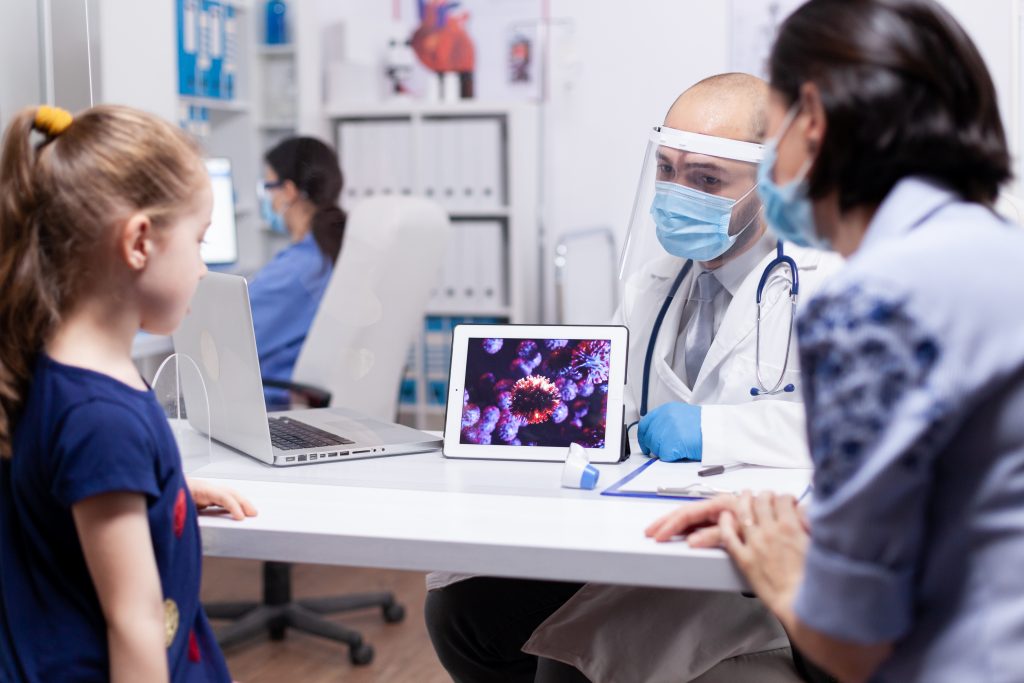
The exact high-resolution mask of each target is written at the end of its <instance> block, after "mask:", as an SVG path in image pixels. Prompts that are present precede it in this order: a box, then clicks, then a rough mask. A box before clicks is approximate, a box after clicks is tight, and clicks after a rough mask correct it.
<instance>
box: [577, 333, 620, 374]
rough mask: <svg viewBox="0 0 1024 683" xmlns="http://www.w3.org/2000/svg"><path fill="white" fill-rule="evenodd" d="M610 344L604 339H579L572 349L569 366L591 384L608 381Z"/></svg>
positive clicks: (610, 354)
mask: <svg viewBox="0 0 1024 683" xmlns="http://www.w3.org/2000/svg"><path fill="white" fill-rule="evenodd" d="M611 356H612V345H611V342H609V341H608V340H606V339H592V340H588V341H581V342H580V343H579V344H578V345H577V346H576V348H575V349H573V350H572V361H571V367H572V370H573V372H574V373H575V374H577V375H579V377H581V378H582V379H584V380H587V381H588V382H589V383H591V384H598V383H602V382H607V381H608V371H609V365H610V364H611Z"/></svg>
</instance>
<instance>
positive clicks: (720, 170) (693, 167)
mask: <svg viewBox="0 0 1024 683" xmlns="http://www.w3.org/2000/svg"><path fill="white" fill-rule="evenodd" d="M682 170H684V171H710V172H713V173H716V174H717V175H719V176H725V175H730V174H731V171H730V170H729V169H727V168H726V167H725V166H720V165H719V164H715V163H711V162H708V161H697V162H692V163H691V162H683V167H682Z"/></svg>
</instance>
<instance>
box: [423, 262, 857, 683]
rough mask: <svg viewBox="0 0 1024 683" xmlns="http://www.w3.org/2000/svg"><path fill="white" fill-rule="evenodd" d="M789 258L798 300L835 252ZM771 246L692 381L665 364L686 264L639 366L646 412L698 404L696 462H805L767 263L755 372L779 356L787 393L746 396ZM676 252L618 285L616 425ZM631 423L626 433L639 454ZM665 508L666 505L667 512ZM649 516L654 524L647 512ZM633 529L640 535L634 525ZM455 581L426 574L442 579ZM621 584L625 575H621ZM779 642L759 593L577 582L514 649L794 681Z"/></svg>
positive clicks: (759, 682) (629, 673) (779, 301)
mask: <svg viewBox="0 0 1024 683" xmlns="http://www.w3.org/2000/svg"><path fill="white" fill-rule="evenodd" d="M786 253H787V254H789V255H790V256H792V257H793V259H794V260H795V261H796V263H797V268H798V270H799V274H800V296H799V300H800V303H801V305H802V303H803V302H806V301H807V300H809V299H810V298H811V297H812V296H813V295H814V293H815V292H816V291H817V290H818V289H819V287H820V285H821V283H822V282H823V281H824V280H825V279H826V278H827V277H828V276H829V275H831V274H832V273H834V272H835V271H836V270H838V268H839V267H840V266H841V264H842V261H841V259H840V258H839V257H838V256H836V255H834V254H827V253H823V252H820V251H816V250H810V249H801V248H798V247H794V246H792V245H787V246H786ZM774 257H775V251H774V250H773V251H772V252H771V254H769V255H768V256H766V257H765V258H764V259H762V261H761V262H760V263H759V264H758V265H757V266H755V268H754V269H753V270H752V271H751V272H750V273H749V274H748V275H747V276H746V278H745V279H744V280H743V283H742V284H741V285H740V288H739V290H737V292H736V293H735V295H734V296H733V299H732V301H731V303H730V304H729V307H728V309H727V311H726V313H725V317H724V318H723V320H722V323H721V325H720V327H719V329H718V332H717V334H716V335H715V339H714V341H713V343H712V345H711V347H710V349H709V350H708V354H707V356H706V358H705V360H704V364H703V366H702V367H701V370H700V374H699V375H698V377H697V379H696V382H695V383H694V386H693V389H692V390H691V389H690V388H689V387H687V386H686V384H685V383H684V382H683V381H682V380H680V379H679V377H678V376H677V375H676V374H675V372H674V371H673V369H672V366H671V360H672V358H671V355H672V353H673V351H674V347H675V344H676V340H677V334H678V331H679V322H680V318H681V315H682V313H683V306H684V304H685V302H686V301H687V299H688V293H689V291H690V289H691V287H692V286H693V282H694V279H695V277H696V274H697V272H698V269H697V268H694V269H693V271H692V272H691V273H690V274H689V275H688V276H687V278H686V279H685V280H684V281H683V283H682V284H681V285H680V288H679V292H678V293H677V295H676V297H675V299H674V300H673V303H672V305H671V307H670V308H669V311H668V312H667V314H666V316H665V320H664V322H663V323H662V326H661V330H662V331H661V334H660V335H659V337H658V339H657V342H656V346H655V352H654V356H653V363H652V367H651V373H650V385H649V399H648V410H652V409H654V408H656V407H657V406H659V405H662V404H663V403H666V402H669V401H685V402H687V403H692V404H696V405H700V406H701V432H702V440H703V453H702V460H703V462H705V463H708V464H717V463H727V462H736V461H740V462H747V463H751V464H758V465H770V466H774V467H810V464H811V463H810V456H809V453H808V448H807V438H806V432H805V428H804V412H803V406H802V404H801V402H800V401H801V393H800V389H801V386H800V372H799V362H798V357H797V356H798V354H797V348H796V341H795V339H793V340H791V339H790V329H789V328H790V313H791V311H790V298H789V283H790V279H789V277H788V273H787V271H786V269H785V268H778V269H776V270H775V271H773V273H772V275H771V277H770V278H769V280H768V282H767V284H766V286H765V290H764V296H763V298H762V301H763V312H762V321H761V364H760V365H761V372H762V377H763V378H764V380H765V382H766V384H768V386H769V387H770V386H771V385H773V384H774V383H775V381H776V380H777V378H778V377H779V374H780V373H781V372H782V368H783V359H784V358H786V354H787V348H788V358H789V362H788V364H787V368H786V373H785V377H784V378H783V382H782V384H783V385H785V384H790V383H792V384H793V385H794V386H795V387H796V391H795V392H793V393H781V394H777V395H775V396H770V397H761V398H755V397H753V396H751V393H750V390H751V388H752V387H754V386H757V379H756V374H755V359H756V348H755V343H756V335H755V327H756V323H757V318H756V316H757V306H756V303H755V301H756V300H755V295H756V290H757V285H758V282H759V280H760V278H761V274H762V272H763V271H764V269H765V267H766V266H767V265H768V263H769V261H771V259H772V258H774ZM682 264H683V262H682V261H681V260H680V259H674V258H664V259H660V260H658V261H655V262H653V263H652V264H650V266H649V267H648V268H647V269H646V270H644V271H641V272H640V273H639V274H638V275H637V276H635V277H634V278H633V279H632V280H630V282H629V283H627V287H626V290H625V292H624V298H623V302H622V308H621V310H620V311H619V312H618V314H617V317H618V322H619V323H628V326H629V331H630V340H629V360H628V368H627V372H628V386H627V389H626V416H625V417H626V423H627V424H629V423H631V422H633V421H635V420H637V419H638V417H639V406H640V397H641V391H642V377H643V369H644V357H645V355H646V352H647V346H648V341H649V339H650V331H651V328H652V327H653V324H654V320H655V318H656V317H657V315H658V311H659V310H660V309H661V306H662V304H663V302H664V300H665V297H666V295H667V294H668V291H669V289H670V288H671V285H672V282H673V281H674V280H675V278H676V276H677V275H678V273H679V270H680V268H681V267H682ZM635 433H636V430H635V429H633V430H631V432H630V436H631V442H632V448H633V452H639V449H638V448H637V446H636V441H635ZM669 509H670V508H668V507H666V511H668V510H669ZM651 521H654V520H651ZM637 533H642V532H641V530H637ZM458 578H465V577H453V576H452V577H446V576H443V575H437V574H435V575H432V576H431V577H429V578H428V585H429V586H430V587H432V588H434V587H439V586H443V585H445V584H446V583H450V582H451V581H454V580H458ZM623 581H624V582H628V577H623ZM788 645H789V641H788V638H787V637H786V634H785V632H784V631H783V629H782V627H781V625H780V624H779V623H778V621H777V620H776V619H775V617H774V616H772V615H771V614H770V613H769V612H768V611H767V609H766V608H765V607H764V606H763V605H762V603H761V602H760V601H759V600H756V599H751V598H745V597H743V596H740V595H737V594H728V593H709V592H699V591H684V590H659V589H649V588H636V587H627V586H608V585H598V584H588V585H587V586H585V587H584V588H583V589H581V590H580V591H579V593H577V594H576V595H575V596H573V598H571V599H570V600H569V601H568V602H567V603H566V604H565V605H564V606H563V607H562V608H560V609H559V610H558V611H556V612H555V613H554V614H553V615H551V617H549V618H548V619H547V620H546V621H545V622H544V623H543V624H541V626H540V627H538V629H537V630H536V631H535V632H534V634H533V636H532V637H531V639H530V640H529V641H528V642H527V643H526V646H525V647H524V648H523V649H524V651H526V652H530V653H532V654H536V655H540V656H543V657H548V658H551V659H556V660H559V661H563V662H566V663H568V664H571V665H573V666H575V667H576V668H578V669H579V670H580V671H582V672H583V673H584V674H585V675H586V676H587V677H588V678H590V680H592V681H600V682H601V683H638V682H643V683H661V682H664V683H670V682H671V683H681V682H683V681H699V683H705V682H706V683H725V682H729V683H743V682H744V681H750V682H752V683H753V682H755V681H756V683H781V682H783V681H787V682H793V681H798V680H799V679H798V678H797V677H796V675H795V673H793V671H792V669H791V666H790V664H789V660H788V651H787V650H783V649H782V648H787V647H788Z"/></svg>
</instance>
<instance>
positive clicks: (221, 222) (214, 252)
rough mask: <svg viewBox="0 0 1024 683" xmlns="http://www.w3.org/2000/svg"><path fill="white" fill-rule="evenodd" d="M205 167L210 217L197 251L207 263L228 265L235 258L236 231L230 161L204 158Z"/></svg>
mask: <svg viewBox="0 0 1024 683" xmlns="http://www.w3.org/2000/svg"><path fill="white" fill-rule="evenodd" d="M206 170H207V172H208V173H209V174H210V182H211V183H212V184H213V217H212V220H211V222H210V228H209V230H207V231H206V238H205V239H204V240H203V244H202V246H201V247H200V254H201V255H202V257H203V261H205V262H206V263H207V264H208V265H218V266H222V265H228V264H232V263H235V262H236V261H237V260H238V231H237V229H236V227H235V187H234V184H233V183H232V182H231V162H230V161H229V160H227V159H207V160H206Z"/></svg>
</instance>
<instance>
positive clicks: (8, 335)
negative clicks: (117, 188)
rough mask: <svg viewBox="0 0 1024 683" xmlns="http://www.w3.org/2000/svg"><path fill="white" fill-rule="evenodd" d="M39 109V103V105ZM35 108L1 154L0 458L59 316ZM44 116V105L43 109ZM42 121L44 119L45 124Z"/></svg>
mask: <svg viewBox="0 0 1024 683" xmlns="http://www.w3.org/2000/svg"><path fill="white" fill-rule="evenodd" d="M41 109H42V108H41ZM39 113H40V112H39V110H36V109H24V110H22V111H21V112H19V113H18V115H17V116H16V117H15V118H14V121H13V122H12V123H11V124H10V126H9V127H8V129H7V133H6V135H5V136H4V141H3V151H2V153H0V330H3V332H2V333H0V458H8V457H10V456H11V437H12V435H13V431H14V422H15V420H16V419H17V416H18V413H19V412H20V410H21V407H22V403H23V401H24V396H25V392H26V389H27V387H28V383H29V378H30V375H31V372H32V366H33V361H34V357H35V354H36V353H37V352H38V350H39V349H40V348H41V347H42V344H43V341H44V340H45V338H46V335H47V334H48V333H49V331H50V329H51V328H52V326H53V324H54V323H55V322H56V321H57V319H58V316H59V310H58V301H57V291H56V289H57V288H56V286H55V283H54V281H53V280H52V279H51V278H50V277H48V271H49V265H50V264H49V263H48V259H47V254H46V251H45V246H44V244H43V242H42V239H41V235H40V225H39V224H40V221H41V220H43V215H42V214H43V212H42V211H41V210H40V209H41V204H42V202H43V201H44V198H43V197H42V196H41V194H42V190H41V188H39V187H38V185H37V183H36V181H35V177H34V176H35V172H34V171H35V163H36V157H37V154H38V152H39V150H40V149H41V148H42V147H43V146H44V145H46V144H48V143H49V142H50V141H52V139H53V138H54V136H53V135H51V134H50V133H51V130H50V129H49V128H47V129H46V130H45V131H44V134H46V135H47V137H46V139H44V140H43V141H42V142H41V143H40V144H39V145H38V146H34V145H33V143H32V131H33V130H35V129H36V127H37V126H36V119H37V116H38V115H39ZM42 113H43V118H44V119H45V117H46V115H47V113H48V109H43V112H42ZM44 125H45V124H44Z"/></svg>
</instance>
